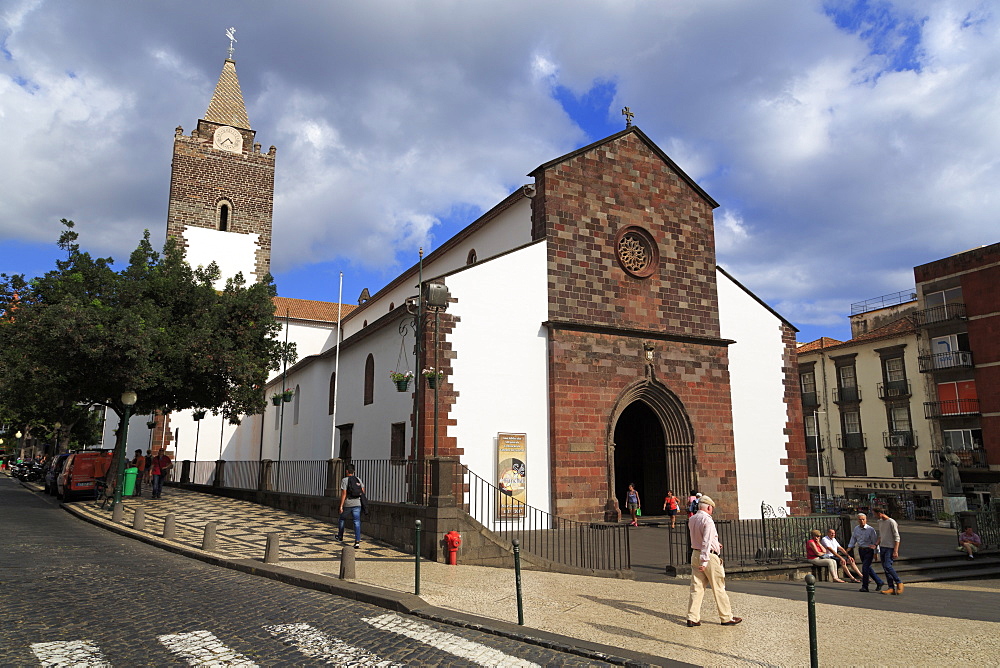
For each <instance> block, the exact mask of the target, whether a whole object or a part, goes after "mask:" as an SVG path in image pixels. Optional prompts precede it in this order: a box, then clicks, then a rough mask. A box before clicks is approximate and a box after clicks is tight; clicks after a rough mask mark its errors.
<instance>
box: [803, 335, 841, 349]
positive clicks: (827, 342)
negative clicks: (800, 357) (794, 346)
mask: <svg viewBox="0 0 1000 668" xmlns="http://www.w3.org/2000/svg"><path fill="white" fill-rule="evenodd" d="M841 343H843V341H838V340H837V339H831V338H830V337H829V336H821V337H820V338H818V339H816V340H815V341H810V342H809V343H803V344H802V345H801V346H799V347H798V351H799V353H808V352H812V351H813V350H821V349H823V348H831V347H833V346H838V345H840V344H841Z"/></svg>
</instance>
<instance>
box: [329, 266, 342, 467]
mask: <svg viewBox="0 0 1000 668" xmlns="http://www.w3.org/2000/svg"><path fill="white" fill-rule="evenodd" d="M343 305H344V272H340V289H339V291H338V292H337V354H336V355H335V358H334V362H333V444H332V446H331V452H330V459H336V458H337V390H338V389H339V388H340V341H341V339H343V338H344V337H343V336H341V333H340V314H341V308H342V307H343Z"/></svg>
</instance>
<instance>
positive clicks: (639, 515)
mask: <svg viewBox="0 0 1000 668" xmlns="http://www.w3.org/2000/svg"><path fill="white" fill-rule="evenodd" d="M635 516H636V517H642V508H636V509H635Z"/></svg>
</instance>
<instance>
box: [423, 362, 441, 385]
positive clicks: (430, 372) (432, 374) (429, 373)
mask: <svg viewBox="0 0 1000 668" xmlns="http://www.w3.org/2000/svg"><path fill="white" fill-rule="evenodd" d="M423 374H424V378H426V379H427V386H428V387H430V388H431V389H432V390H433V389H434V388H435V387H437V384H438V381H439V380H441V375H442V374H441V372H440V371H436V370H435V369H434V367H431V368H429V369H424V371H423Z"/></svg>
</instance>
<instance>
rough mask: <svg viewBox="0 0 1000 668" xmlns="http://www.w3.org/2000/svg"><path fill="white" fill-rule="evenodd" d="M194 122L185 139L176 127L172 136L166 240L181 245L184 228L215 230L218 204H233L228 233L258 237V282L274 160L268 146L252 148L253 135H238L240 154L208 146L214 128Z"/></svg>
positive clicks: (267, 241)
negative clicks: (196, 126) (195, 126)
mask: <svg viewBox="0 0 1000 668" xmlns="http://www.w3.org/2000/svg"><path fill="white" fill-rule="evenodd" d="M217 127H220V126H219V125H218V124H216V123H211V122H209V121H205V120H202V121H199V123H198V129H197V130H195V131H194V132H192V133H191V136H185V135H184V134H183V131H182V129H181V128H179V127H178V128H177V131H176V134H175V135H174V153H173V161H172V163H171V170H170V201H169V208H168V210H167V236H172V237H174V238H175V239H177V240H178V241H179V242H180V243H181V245H186V242H185V240H184V229H185V228H187V227H201V228H206V229H211V230H217V229H219V223H218V205H219V203H220V202H222V201H223V200H228V201H229V202H231V203H232V213H231V215H230V217H229V227H228V231H230V232H232V233H234V234H257V235H259V239H258V243H257V249H256V257H255V263H254V264H255V270H256V273H257V276H258V277H263V276H264V275H265V274H267V273H268V272H269V271H270V267H271V215H272V211H273V207H274V159H275V153H276V149H275V148H274V147H273V146H272V147H271V148H270V150H269V151H268V152H267V153H261V151H260V144H253V132H252V131H251V130H241V131H240V133H241V134H243V135H244V144H243V146H244V149H243V151H242V152H240V153H230V152H228V151H221V150H218V149H215V148H213V147H212V137H213V133H214V132H215V128H217Z"/></svg>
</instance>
